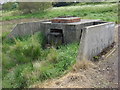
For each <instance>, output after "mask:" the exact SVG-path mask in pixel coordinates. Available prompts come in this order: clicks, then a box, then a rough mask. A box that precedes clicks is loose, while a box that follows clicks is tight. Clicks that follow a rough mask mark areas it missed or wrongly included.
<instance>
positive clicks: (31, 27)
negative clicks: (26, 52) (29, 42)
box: [8, 21, 41, 38]
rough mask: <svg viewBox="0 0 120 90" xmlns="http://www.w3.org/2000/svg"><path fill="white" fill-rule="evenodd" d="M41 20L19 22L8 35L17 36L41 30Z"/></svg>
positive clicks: (10, 36)
mask: <svg viewBox="0 0 120 90" xmlns="http://www.w3.org/2000/svg"><path fill="white" fill-rule="evenodd" d="M40 23H41V22H40V21H38V22H28V23H21V24H17V25H16V26H15V27H14V29H13V30H12V32H11V33H10V34H9V35H8V37H9V38H12V37H16V36H25V35H31V34H33V33H35V32H37V31H41V26H40Z"/></svg>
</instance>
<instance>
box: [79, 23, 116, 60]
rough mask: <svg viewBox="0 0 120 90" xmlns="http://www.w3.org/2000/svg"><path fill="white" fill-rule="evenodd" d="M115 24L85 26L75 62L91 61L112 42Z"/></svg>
mask: <svg viewBox="0 0 120 90" xmlns="http://www.w3.org/2000/svg"><path fill="white" fill-rule="evenodd" d="M114 28H115V23H113V22H107V23H102V24H97V25H92V26H87V27H85V28H84V29H83V30H82V36H81V40H80V48H79V52H78V57H77V60H83V59H88V60H90V59H92V57H94V56H96V55H98V54H99V53H101V52H102V51H103V49H105V48H107V47H108V46H109V45H111V44H112V43H113V42H114Z"/></svg>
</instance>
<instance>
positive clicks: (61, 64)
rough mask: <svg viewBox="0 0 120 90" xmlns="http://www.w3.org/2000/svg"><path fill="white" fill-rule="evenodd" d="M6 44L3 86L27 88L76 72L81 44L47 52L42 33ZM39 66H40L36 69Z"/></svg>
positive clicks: (60, 47)
mask: <svg viewBox="0 0 120 90" xmlns="http://www.w3.org/2000/svg"><path fill="white" fill-rule="evenodd" d="M12 42H13V43H11V42H9V41H6V39H5V40H4V41H3V62H2V65H3V70H2V71H3V87H5V88H24V87H29V85H31V84H33V83H35V82H37V81H40V82H43V81H44V80H47V79H51V78H55V77H58V76H61V75H63V74H65V73H66V71H67V70H70V69H72V65H73V64H74V63H75V61H76V60H75V59H76V56H77V50H78V46H79V45H78V44H77V43H73V44H70V45H65V46H63V45H62V46H59V49H55V48H50V49H43V45H44V37H43V35H42V34H41V33H36V34H34V35H32V36H28V37H24V38H15V39H14V40H13V41H12ZM35 63H37V64H38V65H39V66H36V65H35Z"/></svg>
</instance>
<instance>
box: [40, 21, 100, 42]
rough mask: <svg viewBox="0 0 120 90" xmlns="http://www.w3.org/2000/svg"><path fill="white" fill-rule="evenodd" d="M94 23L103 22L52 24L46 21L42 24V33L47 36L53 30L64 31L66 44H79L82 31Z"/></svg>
mask: <svg viewBox="0 0 120 90" xmlns="http://www.w3.org/2000/svg"><path fill="white" fill-rule="evenodd" d="M94 22H101V20H89V19H81V21H80V22H74V23H52V22H51V21H46V22H42V23H41V28H42V31H43V32H44V33H45V36H46V37H47V35H48V34H49V33H50V31H51V29H55V30H58V29H59V30H60V29H61V30H62V31H63V39H64V43H65V44H68V43H73V42H79V41H80V36H81V29H83V28H84V27H86V26H91V25H93V24H94Z"/></svg>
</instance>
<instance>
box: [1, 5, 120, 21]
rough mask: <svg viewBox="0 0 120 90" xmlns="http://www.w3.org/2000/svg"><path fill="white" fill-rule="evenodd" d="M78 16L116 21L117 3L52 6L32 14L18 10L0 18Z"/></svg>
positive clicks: (4, 13) (6, 13) (5, 13)
mask: <svg viewBox="0 0 120 90" xmlns="http://www.w3.org/2000/svg"><path fill="white" fill-rule="evenodd" d="M65 15H71V16H78V17H81V18H86V19H101V20H104V21H112V22H116V23H118V16H117V15H118V5H117V3H115V4H113V3H106V4H96V5H77V6H66V7H53V8H50V9H48V10H46V11H44V12H42V13H41V12H37V13H32V14H21V12H20V11H19V10H16V11H9V12H3V15H2V20H3V21H5V20H13V19H23V18H39V19H50V18H54V17H57V16H65Z"/></svg>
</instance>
